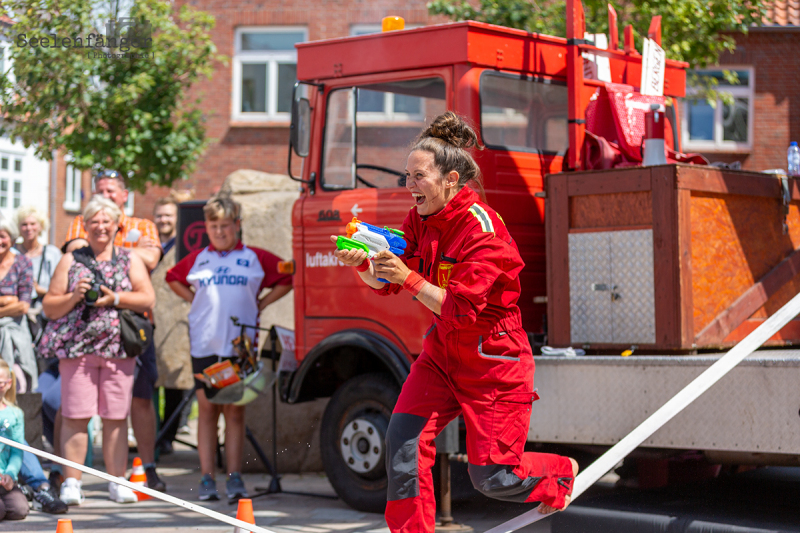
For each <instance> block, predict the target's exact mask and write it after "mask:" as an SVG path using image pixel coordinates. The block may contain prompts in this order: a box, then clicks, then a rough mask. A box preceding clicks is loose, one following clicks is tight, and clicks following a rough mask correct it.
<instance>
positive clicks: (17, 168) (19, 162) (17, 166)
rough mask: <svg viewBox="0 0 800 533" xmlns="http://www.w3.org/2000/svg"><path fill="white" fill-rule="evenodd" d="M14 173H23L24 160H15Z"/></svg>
mask: <svg viewBox="0 0 800 533" xmlns="http://www.w3.org/2000/svg"><path fill="white" fill-rule="evenodd" d="M14 172H22V159H15V160H14Z"/></svg>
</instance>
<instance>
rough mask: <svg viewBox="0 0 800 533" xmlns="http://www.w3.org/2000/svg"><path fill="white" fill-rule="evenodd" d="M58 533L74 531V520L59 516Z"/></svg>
mask: <svg viewBox="0 0 800 533" xmlns="http://www.w3.org/2000/svg"><path fill="white" fill-rule="evenodd" d="M56 533H72V520H70V519H69V518H59V519H58V525H57V526H56Z"/></svg>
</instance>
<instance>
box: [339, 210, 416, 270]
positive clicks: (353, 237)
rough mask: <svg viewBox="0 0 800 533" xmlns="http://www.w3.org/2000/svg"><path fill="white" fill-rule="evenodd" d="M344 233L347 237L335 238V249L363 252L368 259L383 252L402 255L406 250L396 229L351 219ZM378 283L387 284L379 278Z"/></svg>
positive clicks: (404, 242) (403, 241)
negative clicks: (387, 251)
mask: <svg viewBox="0 0 800 533" xmlns="http://www.w3.org/2000/svg"><path fill="white" fill-rule="evenodd" d="M345 231H346V232H347V237H344V236H342V235H339V236H338V237H337V238H336V247H337V248H338V249H339V250H364V251H365V252H367V257H368V258H369V259H372V258H373V257H375V256H376V255H378V253H379V252H382V251H383V250H389V251H390V252H392V253H393V254H394V255H403V253H404V252H405V250H406V246H407V244H406V240H405V239H404V238H403V235H404V233H403V232H402V231H400V230H398V229H393V228H388V227H386V226H384V227H382V228H379V227H378V226H373V225H372V224H367V223H366V222H361V221H360V220H358V219H357V218H355V217H353V220H352V221H351V222H349V223H348V224H347V226H345ZM378 281H381V282H383V283H389V282H388V281H386V280H385V279H380V278H379V279H378Z"/></svg>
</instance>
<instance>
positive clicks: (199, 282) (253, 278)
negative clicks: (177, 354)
mask: <svg viewBox="0 0 800 533" xmlns="http://www.w3.org/2000/svg"><path fill="white" fill-rule="evenodd" d="M279 261H280V259H279V258H278V257H276V256H275V255H273V254H271V253H270V252H267V251H266V250H262V249H260V248H250V247H248V246H244V245H243V244H242V243H241V242H240V243H238V244H237V245H236V247H235V248H234V249H233V250H231V251H228V252H220V251H217V250H215V249H214V248H213V247H211V246H209V247H206V248H203V249H202V250H198V251H195V252H192V253H191V254H189V255H188V256H186V257H184V258H183V259H182V260H181V261H180V262H179V263H178V264H176V265H175V266H174V267H172V268H171V269H170V270H169V271H168V272H167V282H171V281H178V282H180V283H182V284H184V285H186V286H187V287H194V291H195V294H194V300H193V301H192V308H191V310H190V311H189V341H190V345H191V348H190V349H191V354H192V357H206V356H209V355H219V356H223V357H227V356H233V355H235V351H234V349H233V344H231V342H232V341H233V339H235V338H236V337H238V336H239V333H240V331H241V329H240V328H239V327H237V326H234V325H233V321H232V320H231V317H234V316H235V317H238V318H239V322H240V323H241V324H249V325H257V324H258V315H259V313H258V299H257V298H258V294H259V293H260V292H261V291H262V289H264V288H273V287H275V286H277V285H291V283H292V278H291V276H289V275H286V274H279V273H278V262H279ZM246 331H247V333H248V335H250V337H251V338H252V339H253V343H255V342H256V330H254V329H251V328H248V329H246Z"/></svg>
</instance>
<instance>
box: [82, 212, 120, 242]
mask: <svg viewBox="0 0 800 533" xmlns="http://www.w3.org/2000/svg"><path fill="white" fill-rule="evenodd" d="M85 225H86V235H87V237H88V239H89V243H90V244H91V245H92V246H99V247H105V246H107V245H108V243H109V242H112V241H113V240H114V235H116V233H117V222H116V221H115V220H114V219H113V218H112V217H111V215H109V214H108V213H106V212H105V210H102V209H101V210H100V211H98V212H97V213H96V214H95V215H94V216H93V217H92V218H90V219H89V220H87V221H86V224H85Z"/></svg>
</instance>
